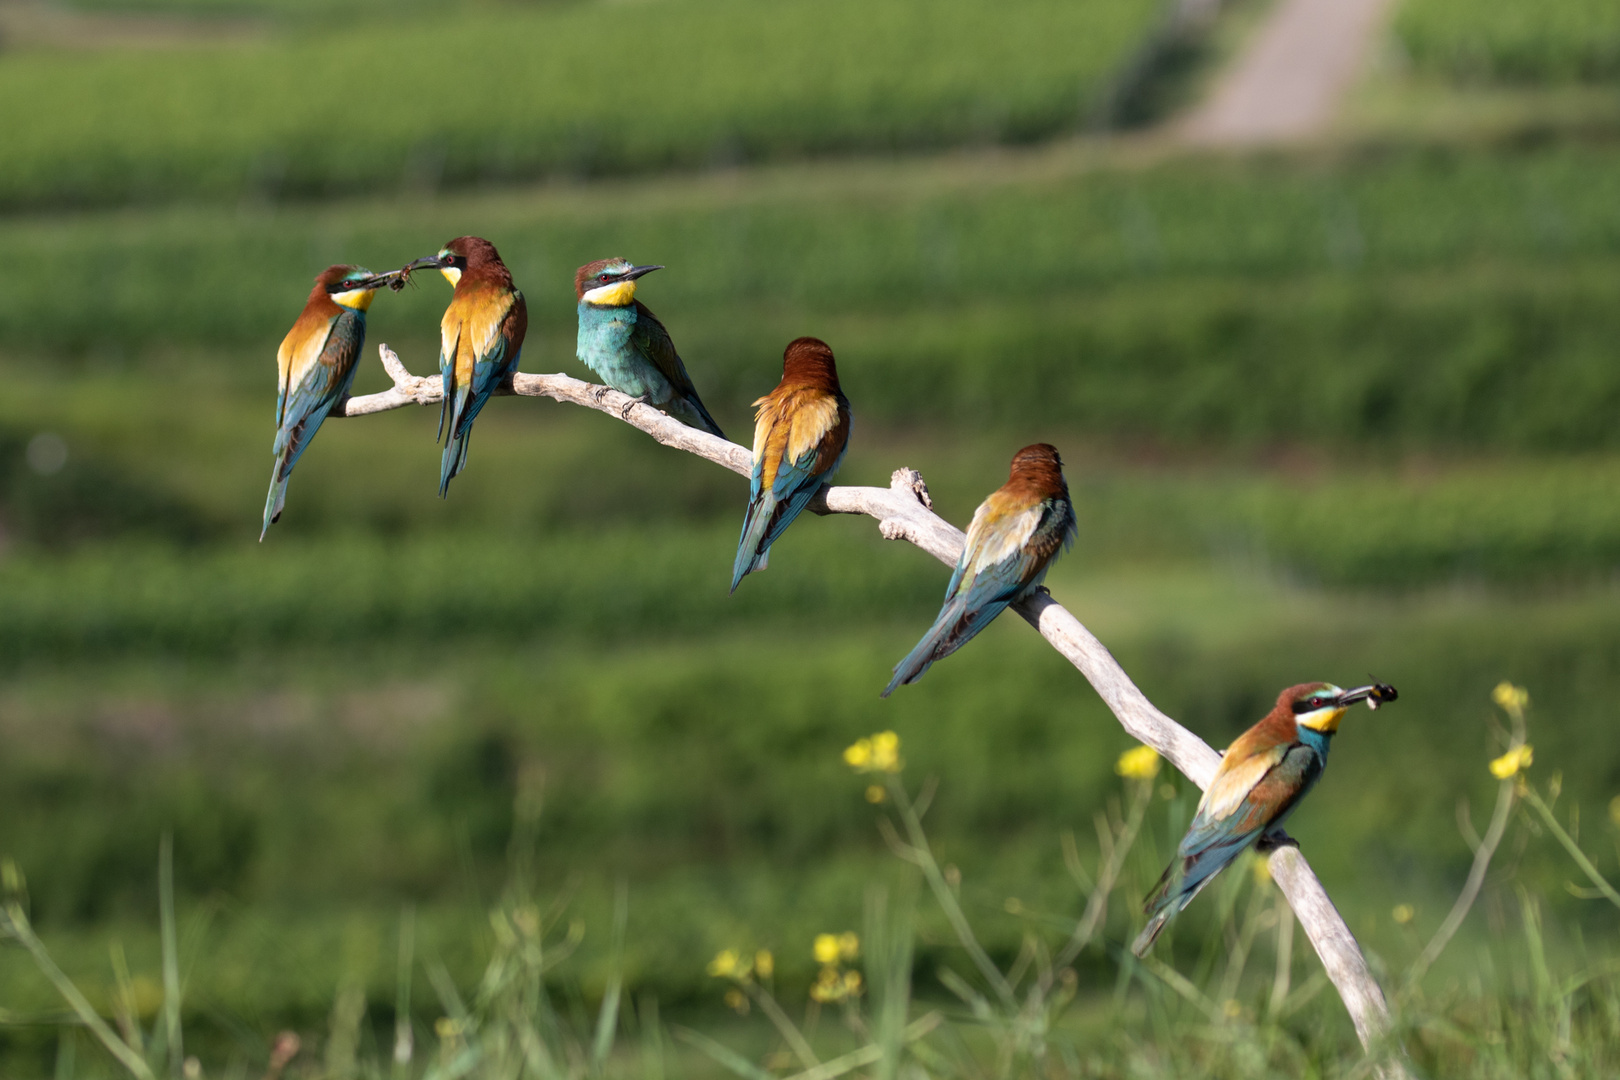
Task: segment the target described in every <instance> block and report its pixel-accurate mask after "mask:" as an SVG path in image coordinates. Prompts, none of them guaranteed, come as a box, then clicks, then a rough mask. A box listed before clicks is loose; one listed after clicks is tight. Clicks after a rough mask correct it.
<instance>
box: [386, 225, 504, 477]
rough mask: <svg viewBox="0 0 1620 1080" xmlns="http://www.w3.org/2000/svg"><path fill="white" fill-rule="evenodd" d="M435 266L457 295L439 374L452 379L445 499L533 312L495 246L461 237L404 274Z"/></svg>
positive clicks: (443, 330)
mask: <svg viewBox="0 0 1620 1080" xmlns="http://www.w3.org/2000/svg"><path fill="white" fill-rule="evenodd" d="M428 267H431V268H433V269H436V270H438V271H439V273H441V274H443V275H444V277H445V280H447V281H448V282H450V284H451V285H453V286H455V290H456V291H455V293H454V294H452V295H451V297H450V306H449V307H447V308H445V309H444V318H443V319H442V320H440V322H439V341H440V347H439V374H440V376H442V377H443V379H444V401H443V403H442V404H441V405H440V406H439V437H440V438H441V439H443V440H444V456H443V458H442V459H441V461H440V464H439V497H440V498H443V497H444V496H445V495H447V494H448V493H449V491H450V481H451V479H452V478H453V477H455V476H456V475H457V474H458V473H460V472H461V470H462V469H463V468H465V467H466V464H467V441H468V439H469V437H470V436H471V435H472V426H473V421H474V420H476V419H478V414H479V412H480V411H482V410H483V408H484V403H485V402H486V401H488V400H489V396H490V395H491V394H493V393H494V392H495V391H496V389H497V388H498V387H500V385H501V384H502V383H504V382H506V381H507V380H509V379H510V378H511V377H512V374H513V373H514V372H515V371H517V366H518V358H519V356H520V355H521V354H522V352H523V335H524V334H525V333H527V332H528V329H529V308H528V305H526V304H525V303H524V302H523V294H522V293H520V292H518V290H517V287H516V286H514V285H513V284H512V274H511V272H510V271H508V270H507V269H506V264H505V263H503V262H501V256H500V253H499V252H497V251H496V250H495V245H494V244H492V243H490V242H489V241H488V240H485V239H482V238H481V237H477V236H458V237H456V238H455V239H454V240H452V241H450V242H449V243H448V244H446V245H444V247H443V248H441V249H440V250H439V253H438V254H437V255H426V256H423V257H422V258H420V259H417V260H416V261H415V262H413V263H410V264H408V265H406V266H405V267H404V268H403V270H401V271H400V272H401V273H402V274H404V275H409V274H410V272H411V271H413V270H420V269H423V268H428Z"/></svg>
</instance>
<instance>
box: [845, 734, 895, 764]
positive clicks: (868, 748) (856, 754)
mask: <svg viewBox="0 0 1620 1080" xmlns="http://www.w3.org/2000/svg"><path fill="white" fill-rule="evenodd" d="M844 764H846V765H848V766H849V767H850V768H852V769H854V770H855V771H856V772H886V773H897V772H899V771H900V769H901V767H902V766H904V765H905V762H903V761H901V760H900V736H898V735H896V734H895V733H894V732H892V731H880V732H878V733H877V734H876V735H873V736H871V737H870V738H866V739H856V740H855V741H854V742H853V743H851V744H850V745H849V746H848V747H846V748H845V749H844Z"/></svg>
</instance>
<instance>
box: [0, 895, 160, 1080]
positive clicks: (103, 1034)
mask: <svg viewBox="0 0 1620 1080" xmlns="http://www.w3.org/2000/svg"><path fill="white" fill-rule="evenodd" d="M3 923H4V930H5V932H6V933H8V934H10V935H11V936H12V937H14V938H16V939H17V942H18V943H19V944H20V945H22V947H23V948H25V949H27V950H28V953H29V955H30V956H32V957H33V958H34V965H35V966H36V967H38V968H39V970H40V972H41V973H42V974H44V976H45V978H47V979H49V980H50V983H51V985H52V986H54V987H56V992H57V993H59V994H61V995H62V998H63V1000H65V1001H66V1002H67V1003H68V1007H69V1008H71V1009H72V1010H73V1011H74V1013H76V1014H77V1015H78V1017H79V1019H80V1020H81V1021H82V1022H83V1023H84V1026H85V1027H87V1028H89V1029H90V1031H91V1033H92V1034H94V1035H95V1037H96V1038H98V1039H100V1040H101V1044H102V1045H103V1046H105V1047H106V1048H107V1050H108V1052H110V1053H111V1054H112V1056H113V1057H115V1058H117V1059H118V1063H119V1064H120V1065H122V1066H123V1067H124V1068H126V1069H128V1070H129V1071H130V1074H131V1075H133V1076H138V1077H140V1078H141V1080H156V1078H155V1077H154V1076H153V1074H152V1070H151V1068H150V1067H149V1066H148V1065H147V1064H146V1062H145V1061H143V1060H141V1056H140V1055H139V1054H137V1053H136V1052H135V1051H134V1050H133V1049H131V1048H130V1046H129V1045H128V1044H127V1043H125V1042H124V1040H122V1039H120V1038H119V1037H118V1034H117V1033H116V1032H114V1031H113V1029H112V1028H110V1027H108V1026H107V1022H106V1021H105V1020H103V1019H102V1018H101V1016H100V1015H99V1014H98V1013H97V1012H96V1010H95V1008H94V1007H93V1006H92V1005H91V1004H90V1002H89V1000H88V999H87V998H86V997H85V996H84V994H82V993H81V992H80V991H79V988H78V987H77V986H74V985H73V980H72V979H69V978H68V977H67V974H66V973H65V972H63V970H62V969H61V968H59V967H57V966H56V961H55V960H52V959H51V954H50V953H49V952H47V951H46V950H45V943H44V942H42V941H40V940H39V938H38V937H37V936H36V935H35V934H34V930H33V927H32V926H31V925H29V922H28V916H27V915H26V914H24V913H23V910H22V908H21V907H19V906H17V905H15V904H13V905H8V906H7V908H6V910H5V914H4V916H3Z"/></svg>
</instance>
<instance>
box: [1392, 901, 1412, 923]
mask: <svg viewBox="0 0 1620 1080" xmlns="http://www.w3.org/2000/svg"><path fill="white" fill-rule="evenodd" d="M1389 917H1390V918H1392V919H1394V920H1395V921H1396V922H1398V923H1400V924H1401V925H1402V926H1405V925H1406V924H1407V923H1409V922H1411V921H1412V920H1413V919H1414V918H1416V917H1417V912H1416V911H1415V910H1413V908H1412V905H1411V904H1396V905H1395V910H1394V911H1391V912H1390V913H1389Z"/></svg>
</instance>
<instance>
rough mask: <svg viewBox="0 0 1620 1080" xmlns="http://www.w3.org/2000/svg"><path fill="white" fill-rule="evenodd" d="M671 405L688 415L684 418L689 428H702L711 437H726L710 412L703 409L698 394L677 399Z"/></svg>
mask: <svg viewBox="0 0 1620 1080" xmlns="http://www.w3.org/2000/svg"><path fill="white" fill-rule="evenodd" d="M670 404H671V405H675V406H678V407H679V408H678V411H680V412H684V413H686V414H687V415H686V416H684V417H682V419H683V420H685V421H686V422H687V426H689V427H695V428H701V429H702V430H704V431H707V432H708V433H709V434H710V435H716V436H719V437H720V438H722V439H723V438H725V437H726V433H725V432H723V431H721V430H720V425H719V424H717V423H715V422H714V417H712V416H710V415H709V410H708V409H705V408H704V407H703V402H701V401H699V400H698V396H697V395H696V394H687V395H685V396H684V397H677V398H675V399H674V400H673V401H671V402H670Z"/></svg>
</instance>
